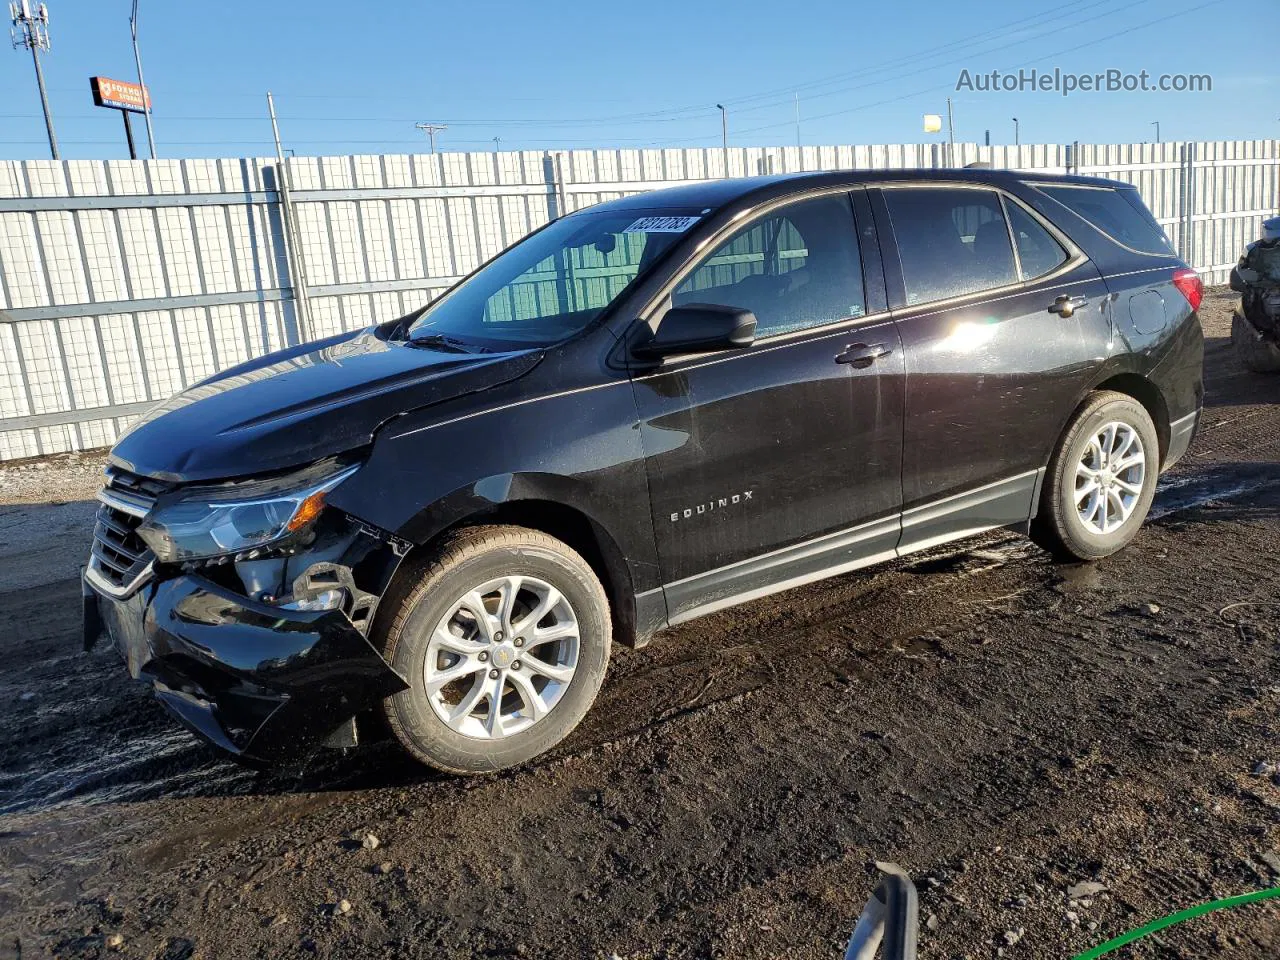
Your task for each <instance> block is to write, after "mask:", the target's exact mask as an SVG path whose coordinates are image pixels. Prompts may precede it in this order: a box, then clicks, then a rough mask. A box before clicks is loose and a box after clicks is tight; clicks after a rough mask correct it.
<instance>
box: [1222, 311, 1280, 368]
mask: <svg viewBox="0 0 1280 960" xmlns="http://www.w3.org/2000/svg"><path fill="white" fill-rule="evenodd" d="M1231 348H1232V349H1233V350H1234V351H1235V354H1236V359H1237V360H1239V361H1240V365H1241V366H1242V367H1244V368H1245V369H1246V370H1252V371H1253V372H1254V373H1280V345H1277V344H1275V343H1272V342H1271V341H1270V340H1263V339H1262V338H1261V337H1260V336H1258V331H1257V330H1255V329H1254V328H1253V324H1251V323H1250V322H1249V321H1248V320H1246V319H1245V318H1244V317H1242V316H1241V315H1240V313H1239V311H1237V312H1236V313H1233V314H1232V315H1231Z"/></svg>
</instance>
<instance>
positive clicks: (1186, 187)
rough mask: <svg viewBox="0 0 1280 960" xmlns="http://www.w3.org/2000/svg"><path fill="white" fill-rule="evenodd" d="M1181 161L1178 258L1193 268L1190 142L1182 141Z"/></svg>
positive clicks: (1193, 189) (1193, 196) (1192, 150)
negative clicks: (1180, 230)
mask: <svg viewBox="0 0 1280 960" xmlns="http://www.w3.org/2000/svg"><path fill="white" fill-rule="evenodd" d="M1178 153H1179V154H1180V157H1179V159H1180V160H1181V167H1180V173H1181V175H1180V177H1179V180H1180V181H1181V183H1180V184H1179V190H1178V193H1179V200H1180V201H1181V210H1179V214H1180V216H1179V220H1180V222H1181V224H1182V237H1181V238H1180V239H1181V243H1179V244H1178V247H1179V249H1178V256H1180V257H1181V258H1182V259H1183V261H1184V262H1186V263H1187V264H1188V265H1189V266H1192V267H1194V266H1195V232H1194V231H1195V212H1196V168H1195V161H1196V145H1195V143H1194V142H1192V141H1183V143H1182V144H1181V145H1180V146H1179V148H1178Z"/></svg>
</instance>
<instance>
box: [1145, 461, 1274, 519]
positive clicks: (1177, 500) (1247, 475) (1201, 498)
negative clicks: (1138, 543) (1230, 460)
mask: <svg viewBox="0 0 1280 960" xmlns="http://www.w3.org/2000/svg"><path fill="white" fill-rule="evenodd" d="M1276 487H1280V471H1278V470H1277V468H1276V465H1275V464H1233V465H1231V466H1229V467H1219V468H1211V469H1209V470H1204V471H1198V472H1196V473H1188V474H1174V475H1172V476H1165V477H1162V478H1161V479H1160V482H1159V484H1157V485H1156V498H1155V502H1154V503H1152V505H1151V513H1150V514H1148V517H1149V518H1150V519H1152V520H1158V519H1159V518H1161V517H1165V516H1168V515H1169V514H1171V513H1177V512H1178V511H1180V510H1190V509H1192V508H1194V507H1201V506H1204V505H1205V504H1206V503H1211V502H1213V501H1215V500H1231V499H1233V498H1235V497H1239V496H1242V495H1244V494H1246V493H1257V492H1259V491H1261V490H1269V489H1273V488H1276Z"/></svg>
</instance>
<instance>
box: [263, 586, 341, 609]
mask: <svg viewBox="0 0 1280 960" xmlns="http://www.w3.org/2000/svg"><path fill="white" fill-rule="evenodd" d="M346 599H347V591H346V590H343V589H342V588H341V587H335V588H332V589H329V590H320V591H319V592H317V593H311V594H307V595H306V596H302V597H295V598H294V599H292V600H290V601H288V602H287V603H281V604H279V606H280V608H281V609H283V610H337V609H338V608H339V607H341V606H342V604H343V603H344V602H346Z"/></svg>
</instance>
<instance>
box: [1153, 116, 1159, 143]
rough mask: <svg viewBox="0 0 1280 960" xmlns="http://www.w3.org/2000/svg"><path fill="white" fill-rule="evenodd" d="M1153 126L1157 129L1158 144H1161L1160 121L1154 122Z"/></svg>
mask: <svg viewBox="0 0 1280 960" xmlns="http://www.w3.org/2000/svg"><path fill="white" fill-rule="evenodd" d="M1151 125H1152V126H1153V127H1155V128H1156V143H1159V142H1160V121H1159V120H1152V121H1151Z"/></svg>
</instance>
